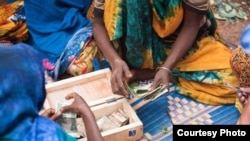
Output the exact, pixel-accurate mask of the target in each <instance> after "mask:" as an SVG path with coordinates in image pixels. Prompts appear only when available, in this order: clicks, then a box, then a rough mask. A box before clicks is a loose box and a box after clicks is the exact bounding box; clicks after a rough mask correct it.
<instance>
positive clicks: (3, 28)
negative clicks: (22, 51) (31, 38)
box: [0, 0, 28, 43]
mask: <svg viewBox="0 0 250 141" xmlns="http://www.w3.org/2000/svg"><path fill="white" fill-rule="evenodd" d="M23 6H24V4H23V0H18V1H16V2H13V3H10V4H5V5H3V6H1V7H0V42H3V41H4V42H5V41H10V42H12V43H18V42H22V41H25V40H27V38H28V29H27V26H26V23H25V15H24V12H23Z"/></svg>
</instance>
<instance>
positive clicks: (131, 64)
mask: <svg viewBox="0 0 250 141" xmlns="http://www.w3.org/2000/svg"><path fill="white" fill-rule="evenodd" d="M94 15H95V18H94V23H93V32H94V38H95V41H96V43H97V45H98V48H100V50H101V51H102V52H103V54H104V56H105V57H106V59H107V60H108V62H109V63H110V65H111V68H112V77H111V84H112V90H113V92H114V93H117V94H122V95H125V96H127V95H128V92H127V91H126V89H125V87H124V84H123V81H126V80H125V79H129V80H131V79H133V80H134V79H137V80H138V79H139V80H140V79H152V78H154V81H153V85H152V87H151V89H154V88H156V87H157V86H158V85H165V86H166V87H169V83H170V78H171V77H172V76H174V77H176V78H177V83H176V86H177V87H175V88H176V90H177V91H178V92H179V93H181V94H184V95H187V96H190V97H191V98H193V99H195V100H197V101H199V102H203V103H206V104H212V105H220V104H233V103H235V97H236V92H234V91H233V90H231V89H230V88H227V87H225V86H224V82H229V83H231V84H233V85H238V80H237V79H236V77H235V76H234V75H233V72H232V69H231V67H230V63H229V59H230V56H231V53H232V50H231V49H230V48H228V47H227V46H225V44H223V43H222V42H221V41H220V39H219V38H218V37H217V36H216V22H215V19H214V17H213V13H212V12H211V10H210V8H209V2H208V0H195V1H194V0H164V1H162V0H152V1H148V0H140V1H136V0H126V2H125V1H120V0H116V1H115V0H96V2H95V9H94ZM123 78H125V79H123Z"/></svg>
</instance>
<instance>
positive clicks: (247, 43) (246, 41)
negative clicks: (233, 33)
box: [240, 25, 250, 53]
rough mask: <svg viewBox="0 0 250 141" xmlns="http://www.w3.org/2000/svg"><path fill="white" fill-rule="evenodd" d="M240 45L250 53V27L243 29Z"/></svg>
mask: <svg viewBox="0 0 250 141" xmlns="http://www.w3.org/2000/svg"><path fill="white" fill-rule="evenodd" d="M240 44H241V46H242V48H243V49H244V50H245V51H246V52H247V53H250V25H248V26H246V27H245V28H244V29H243V31H242V33H241V37H240Z"/></svg>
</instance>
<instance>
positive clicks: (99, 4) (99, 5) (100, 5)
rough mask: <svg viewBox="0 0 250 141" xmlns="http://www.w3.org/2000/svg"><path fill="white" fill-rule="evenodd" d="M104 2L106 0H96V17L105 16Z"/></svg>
mask: <svg viewBox="0 0 250 141" xmlns="http://www.w3.org/2000/svg"><path fill="white" fill-rule="evenodd" d="M104 3H105V0H95V3H94V16H95V17H103V13H104V11H103V10H104Z"/></svg>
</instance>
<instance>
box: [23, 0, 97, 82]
mask: <svg viewBox="0 0 250 141" xmlns="http://www.w3.org/2000/svg"><path fill="white" fill-rule="evenodd" d="M24 4H25V6H24V9H25V15H26V22H27V26H28V30H29V34H30V37H29V39H28V41H27V43H28V44H30V45H31V46H33V47H34V48H36V49H37V50H38V51H39V55H40V56H41V57H42V59H43V64H44V67H45V69H46V72H48V75H49V76H51V77H52V78H53V80H57V79H58V76H59V75H61V74H63V73H65V72H68V73H69V74H71V75H73V76H74V75H79V74H84V73H87V72H90V71H92V70H93V65H92V59H93V58H94V57H95V56H96V54H97V51H98V49H97V47H96V46H95V43H94V42H93V38H92V22H91V19H90V18H89V17H91V7H90V6H91V4H92V0H74V1H72V0H43V1H37V0H24ZM88 15H90V16H88Z"/></svg>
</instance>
